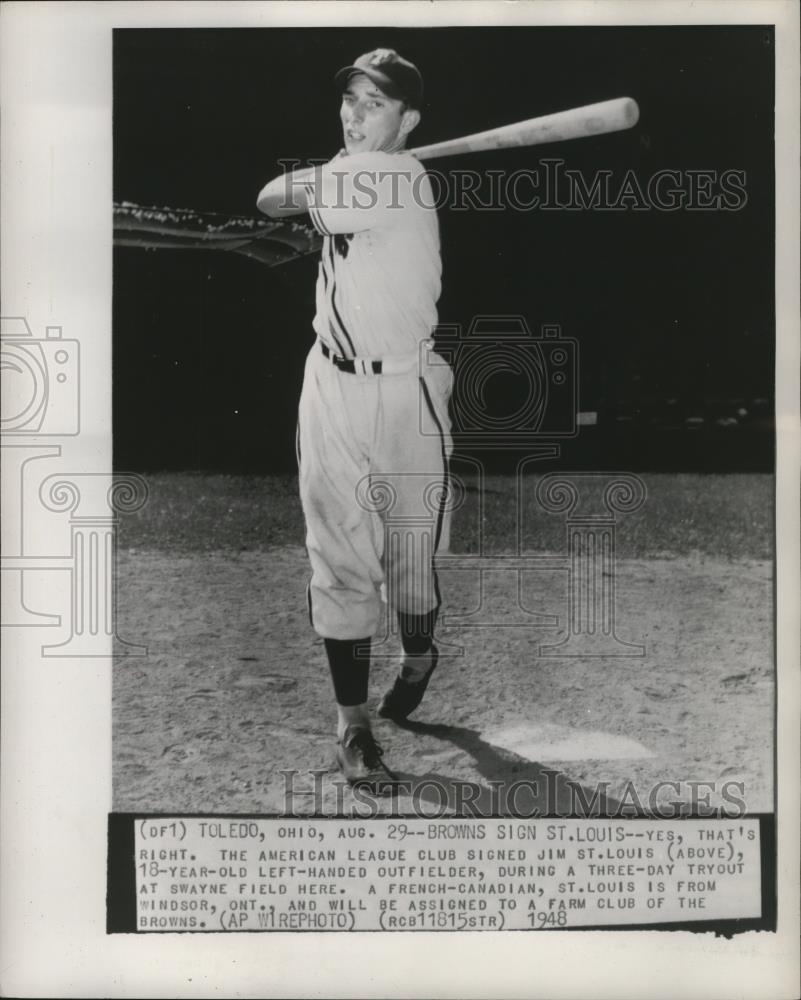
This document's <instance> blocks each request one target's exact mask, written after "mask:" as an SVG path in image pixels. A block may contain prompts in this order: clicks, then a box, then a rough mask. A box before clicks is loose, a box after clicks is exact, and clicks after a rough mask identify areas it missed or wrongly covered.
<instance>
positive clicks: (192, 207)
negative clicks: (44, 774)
mask: <svg viewBox="0 0 801 1000" xmlns="http://www.w3.org/2000/svg"><path fill="white" fill-rule="evenodd" d="M773 67H774V43H773V36H772V32H771V30H770V29H768V28H761V27H759V26H753V25H749V26H692V27H678V26H673V27H631V28H607V27H603V28H591V27H588V28H582V27H569V28H540V27H531V28H517V27H516V28H504V27H495V28H486V29H479V28H474V27H466V28H443V29H425V28H424V29H411V30H392V29H385V28H378V29H374V28H365V29H352V28H347V29H335V28H330V29H329V28H325V29H322V28H321V29H306V28H301V29H264V30H254V31H239V30H227V31H226V30H219V31H217V30H208V29H198V30H191V29H176V30H155V29H146V30H142V31H136V30H120V31H118V32H116V33H115V36H114V74H115V76H114V81H115V85H114V157H115V159H114V168H115V169H114V198H115V215H114V225H115V230H114V232H115V236H114V240H115V251H114V277H113V281H114V286H113V287H114V292H113V296H114V297H113V321H114V328H113V337H114V342H113V343H114V370H113V376H114V379H113V390H114V460H115V468H116V470H117V471H118V472H129V471H133V472H137V473H140V474H141V475H142V476H143V477H144V479H145V480H146V482H147V486H148V497H147V502H146V503H145V504H144V505H143V507H142V508H141V510H140V511H139V512H137V513H136V514H134V515H131V516H130V517H122V518H121V523H120V529H119V539H118V544H119V555H118V602H119V623H120V632H119V634H120V636H121V637H122V638H124V639H126V640H128V641H132V642H135V643H137V644H141V645H146V646H147V655H146V656H144V657H136V656H130V657H120V658H119V659H118V660H117V663H116V666H115V673H114V802H115V809H119V810H123V811H136V810H138V809H149V810H158V811H170V810H179V811H185V812H203V811H212V812H234V813H239V812H268V813H273V812H275V813H282V812H286V811H288V812H301V813H302V812H313V813H336V812H342V811H343V810H344V811H345V812H346V813H347V812H349V811H350V802H351V799H350V794H349V790H350V788H351V787H353V786H354V785H358V784H362V785H363V786H364V788H365V789H366V790H368V791H369V790H371V789H372V790H373V791H376V792H377V793H378V795H379V796H380V797H382V798H383V799H384V801H385V803H386V805H387V806H392V807H393V808H397V807H398V801H397V800H401V804H400V808H401V811H404V809H405V808H406V807H408V808H409V809H411V810H414V808H416V807H417V806H420V807H421V808H422V809H423V810H424V811H426V812H432V811H433V812H434V813H439V814H440V815H453V814H454V813H457V814H458V813H460V812H461V811H462V808H463V806H462V805H460V802H459V796H460V795H461V799H462V800H465V799H466V800H467V804H466V805H464V808H465V809H466V810H467V814H468V815H469V814H470V810H471V809H472V810H474V811H476V812H478V813H479V814H495V813H499V812H500V813H503V812H506V811H511V812H514V811H518V810H526V809H528V810H529V811H532V810H539V813H540V814H542V815H548V814H549V813H553V812H558V813H561V814H563V815H569V814H571V813H572V812H573V811H574V810H573V809H571V805H570V800H571V796H572V797H576V796H579V795H580V791H579V790H583V791H584V797H585V799H586V801H587V803H588V804H589V803H592V802H593V800H594V799H595V805H594V808H595V809H598V810H600V813H601V814H603V813H609V814H614V813H615V811H616V810H617V809H618V808H620V807H621V805H622V806H625V808H626V809H627V810H629V811H633V812H634V813H637V812H640V813H642V812H645V813H648V812H650V813H654V814H656V815H659V810H660V809H663V810H664V809H667V808H668V806H667V803H670V806H669V808H672V809H673V810H674V811H675V810H676V809H677V808H678V807H677V806H676V803H677V802H679V801H680V802H681V804H682V808H683V809H684V810H685V811H686V814H688V815H691V814H696V813H698V810H699V809H703V808H704V802H705V801H706V802H707V804H708V806H707V807H708V808H712V809H717V808H720V809H724V810H728V811H729V812H731V811H736V810H737V809H738V808H739V809H740V810H741V811H743V812H751V813H756V812H772V811H773V792H774V738H773V717H774V710H775V650H774V641H773V623H774V612H775V608H774V600H773V580H774V571H773V561H774V550H775V536H774V527H773V513H772V511H773V495H774V489H775V485H774V469H775V441H774V421H773V412H774V402H773V380H774V361H775V349H774V344H775V307H774V274H775V260H774V254H773V245H774V229H773V203H774V186H773V169H774V150H773V130H774V120H773ZM393 102H394V103H393ZM587 106H589V108H588V107H587ZM540 117H542V118H543V119H544V120H543V122H542V124H540V125H538V124H532V125H531V126H528V128H529V130H530V131H529V132H527V131H526V128H527V126H525V125H521V126H520V128H519V130H515V124H514V123H523V122H525V121H526V120H530V119H534V121H535V123H536V121H537V119H538V118H540ZM498 126H504V127H505V129H506V131H505V132H504V131H503V130H501V131H500V132H499V133H497V136H496V137H491V138H489V139H488V140H487V144H486V147H484V146H482V142H481V140H480V139H475V140H474V141H472V142H471V141H467V142H464V143H460V140H459V137H463V136H474V135H476V134H479V135H481V134H482V133H486V132H487V131H488V130H489V131H491V130H493V129H495V128H497V127H498ZM442 140H452V141H453V145H452V146H451V147H449V146H448V144H447V143H446V144H445V145H444V146H443V147H442V148H441V149H438V148H437V147H438V144H439V143H440V142H441V141H442ZM532 142H533V143H534V144H532ZM415 149H418V150H420V152H418V153H414V152H409V151H410V150H415ZM315 162H316V163H317V167H316V168H315V166H314V163H315ZM310 164H311V165H312V166H311V168H310V167H309V165H310ZM315 170H316V171H317V173H315ZM309 184H311V185H314V184H318V185H321V186H320V187H319V189H317V188H314V187H313V186H312V187H308V185H309ZM315 199H316V201H315ZM360 212H361V213H362V214H361V215H359V213H360ZM329 213H330V215H329ZM337 213H339V214H337ZM393 227H397V229H398V233H397V235H396V236H393V238H392V239H390V235H389V234H393V233H395V229H394V228H393ZM143 386H146V387H147V396H146V405H143V399H142V388H143ZM298 463H299V464H298ZM371 654H372V655H371ZM429 682H430V683H429ZM546 770H552V771H554V772H557V774H558V780H557V779H556V778H554V780H553V781H551V782H550V783H548V782H546V781H545V780H544V779H545V772H546ZM288 771H292V772H296V774H292V775H288V774H287V772H288ZM321 771H326V773H325V775H324V776H319V772H321ZM315 774H318V778H317V780H316V782H315V779H314V777H313V776H314V775H315ZM521 779H525V780H527V781H530V782H531V790H530V791H529V792H528V794H527V793H526V790H525V789H524V788H523V787H520V788H519V791H518V795H517V798H518V801H517V802H516V804H512V803H511V802H506V801H504V796H505V789H504V788H503V784H504V783H506V784H508V785H510V786H511V785H512V784H514V783H518V784H519V782H520V781H521ZM394 780H397V781H398V783H399V784H398V786H397V788H396V792H397V794H396V795H393V794H391V793H390V794H384V795H381V792H382V787H381V786H391V785H392V783H393V781H394ZM491 782H495V783H496V785H495V796H494V797H495V799H496V800H497V801H492V798H493V796H492V795H491V794H490V792H491V790H492V786H491V784H490V783H491ZM418 790H419V792H418ZM383 791H384V792H390V788H389V787H387V788H384V789H383ZM418 795H419V796H422V798H423V799H424V800H425V801H424V802H418V801H417V799H418ZM543 796H544V798H543ZM548 796H551V797H552V801H546V799H547V797H548ZM403 800H408V802H405V801H403ZM573 805H574V806H575V812H576V814H578V815H581V798H577V799H576V801H574V803H573ZM665 815H668V814H667V812H665Z"/></svg>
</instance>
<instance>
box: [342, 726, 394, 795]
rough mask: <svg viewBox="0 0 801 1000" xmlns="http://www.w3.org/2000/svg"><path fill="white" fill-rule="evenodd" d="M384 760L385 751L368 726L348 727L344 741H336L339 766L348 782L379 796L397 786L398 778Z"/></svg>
mask: <svg viewBox="0 0 801 1000" xmlns="http://www.w3.org/2000/svg"><path fill="white" fill-rule="evenodd" d="M383 756H384V751H383V749H382V748H381V747H380V746H379V745H378V743H376V741H375V739H374V737H373V733H372V731H371V730H370V729H368V728H367V727H365V726H348V728H347V729H346V730H345V733H344V735H343V737H342V739H341V740H337V763H338V764H339V767H340V769H341V771H342V773H343V774H344V776H345V780H346V781H347V782H348V784H350V785H358V786H360V787H366V788H367V789H368V790H369V791H372V792H373V793H374V794H376V795H380V794H382V793H383V792H385V791H389V790H390V788H391V787H392V785H394V784H397V782H398V776H397V775H396V774H393V772H392V771H390V769H389V768H388V767H387V765H386V764H385V763H384V761H383Z"/></svg>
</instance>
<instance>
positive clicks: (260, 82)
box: [113, 26, 774, 472]
mask: <svg viewBox="0 0 801 1000" xmlns="http://www.w3.org/2000/svg"><path fill="white" fill-rule="evenodd" d="M379 46H382V47H393V48H396V49H398V50H399V51H400V52H401V53H402V54H404V55H405V56H407V57H408V58H410V59H412V60H413V61H415V62H416V63H417V64H418V65H419V66H420V68H421V70H422V72H423V76H424V79H425V85H426V106H425V108H424V113H423V119H422V122H421V124H420V126H419V127H418V129H417V130H416V131H415V133H414V135H413V141H412V145H422V144H424V143H428V142H433V141H437V140H440V139H445V138H452V137H456V136H459V135H463V134H466V133H469V132H475V131H480V130H484V129H487V128H492V127H495V126H498V125H502V124H507V123H510V122H514V121H518V120H520V119H524V118H530V117H533V116H535V115H539V114H547V113H549V112H552V111H560V110H563V109H565V108H569V107H574V106H577V105H581V104H587V103H591V102H594V101H601V100H606V99H609V98H612V97H618V96H622V95H630V96H632V97H634V98H636V100H637V101H638V103H639V105H640V115H641V117H640V122H639V124H638V125H637V126H636V127H635V128H634V129H632V130H630V131H628V132H622V133H617V134H611V135H606V136H600V137H596V138H592V139H582V140H579V141H574V142H567V143H560V144H553V145H549V146H541V147H535V148H530V149H522V150H505V151H495V152H491V153H483V154H477V155H470V156H463V157H458V158H454V159H447V160H439V161H436V162H432V164H431V166H433V167H435V168H436V169H437V170H443V171H446V170H448V168H449V167H455V168H460V169H461V168H467V167H472V168H475V169H496V170H497V169H503V170H509V171H512V170H516V169H520V168H526V169H531V168H536V167H537V166H539V164H540V162H541V160H542V159H543V158H555V157H559V158H562V159H564V161H565V167H566V168H570V169H576V170H579V171H581V172H582V174H583V175H584V177H585V179H586V180H590V179H591V178H592V176H593V174H594V173H595V172H596V171H597V170H602V169H605V170H611V171H612V172H613V181H612V190H615V189H616V182H617V184H619V183H620V182H621V181H622V178H623V176H624V174H625V173H626V171H627V170H629V169H633V170H634V171H635V172H636V174H637V177H638V179H639V180H640V182H641V184H642V186H643V187H644V186H645V185H646V184H647V182H648V179H649V178H650V177H651V176H652V175H653V174H654V173H656V172H657V171H659V170H662V169H671V170H678V171H684V170H694V169H704V170H718V171H724V170H742V171H745V173H746V177H747V180H746V191H747V196H748V200H747V203H746V205H745V206H744V207H743V208H742V209H741V210H739V211H733V212H725V211H684V210H681V211H677V212H658V211H654V210H651V211H642V212H638V211H631V210H629V211H624V212H602V211H580V212H569V211H542V210H535V211H530V212H516V211H504V212H477V211H465V212H457V211H453V210H448V209H443V210H441V211H440V213H439V216H440V226H441V235H442V256H443V293H442V297H441V299H440V303H439V315H440V321H441V322H443V323H460V324H462V325H463V326H464V327H467V325H468V324H469V322H470V320H471V318H472V317H473V316H474V315H477V314H488V313H520V314H523V315H524V316H525V317H526V319H527V320H528V322H529V324H530V326H531V328H532V329H535V330H536V329H537V328H538V327H539V326H540V324H542V323H558V324H560V325H561V327H562V330H563V333H564V334H565V335H566V336H570V337H574V338H576V339H577V340H578V342H579V344H580V350H581V365H580V371H581V384H580V393H581V403H580V409H581V410H591V411H597V412H598V414H599V424H598V426H597V427H590V428H582V430H581V433H580V434H579V436H578V438H577V439H576V440H574V441H570V442H567V443H565V444H564V446H563V458H562V464H563V465H565V464H566V465H569V466H571V467H579V466H581V467H585V468H586V467H590V468H599V469H602V468H610V467H613V466H618V467H620V466H623V467H626V468H629V469H632V470H635V471H647V470H658V469H700V470H708V471H712V470H718V469H723V470H736V469H742V470H770V469H772V468H773V436H772V412H773V378H774V375H773V373H774V230H773V217H774V208H773V201H774V186H773V62H774V52H773V32H772V29H771V28H769V27H768V28H763V27H754V26H743V27H686V28H684V27H675V28H674V27H654V28H595V27H593V28H519V27H516V28H514V29H512V28H484V27H482V28H447V29H413V30H397V29H384V28H364V29H358V30H354V29H340V28H337V29H310V28H306V29H284V28H281V29H259V30H255V29H254V30H241V29H237V30H216V29H215V30H208V29H191V30H188V29H187V30H163V29H150V30H117V31H115V34H114V197H115V200H116V201H123V200H127V201H132V202H137V203H139V204H142V205H158V206H170V207H177V208H194V209H198V210H204V211H217V212H230V213H236V214H246V215H254V214H256V210H255V199H256V196H257V194H258V192H259V190H260V188H261V187H262V186H263V185H264V183H265V182H266V181H267V180H269V179H270V178H272V177H273V176H274V175H275V174H276V173H278V172H280V166H279V164H278V161H279V159H285V158H297V159H299V160H306V159H309V158H314V157H327V156H331V155H333V153H334V152H336V150H337V149H338V148H339V146H340V138H341V136H340V129H339V116H338V109H339V96H338V94H337V92H336V90H335V89H334V87H333V85H332V83H331V78H332V76H333V74H334V73H335V72H336V70H337V69H338V68H339V67H340V66H342V65H345V64H348V63H350V62H352V61H353V59H354V58H355V57H356V56H357V55H359V54H360V53H362V52H365V51H368V50H370V49H372V48H375V47H379ZM316 269H317V263H316V260H315V259H314V258H306V259H302V260H297V261H293V262H290V263H288V264H285V265H282V266H279V267H277V268H273V269H268V268H266V267H264V266H263V265H260V264H258V263H256V262H254V261H251V260H247V259H245V258H243V257H238V256H234V255H229V254H224V253H212V252H208V251H200V250H197V251H196V250H180V251H171V250H159V251H143V250H138V249H131V248H117V249H115V253H114V300H113V322H114V447H115V464H116V465H117V467H118V468H123V467H124V468H128V469H131V468H138V469H141V470H144V471H154V470H157V469H206V470H220V471H233V470H250V471H261V472H264V471H271V470H276V471H278V470H287V469H291V468H293V467H294V432H295V409H296V405H297V399H298V395H299V392H300V386H301V379H302V369H303V359H304V356H305V354H306V352H307V351H308V349H309V346H310V344H311V342H312V339H313V334H312V331H311V319H312V316H313V299H314V296H313V289H314V281H315V276H316ZM738 411H740V412H739V414H738ZM743 411H745V412H743ZM732 416H735V417H736V420H737V424H736V425H735V424H733V423H731V422H730V426H727V427H721V426H720V425H719V424H718V420H719V419H720V418H726V417H732ZM688 418H696V419H695V420H691V421H690V422H689V423H688ZM698 418H702V421H703V422H699V419H698ZM509 459H510V456H507V457H504V456H496V464H497V465H500V466H503V465H504V463H505V462H506V463H508V461H509ZM511 467H512V468H513V467H514V466H511Z"/></svg>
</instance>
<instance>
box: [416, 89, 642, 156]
mask: <svg viewBox="0 0 801 1000" xmlns="http://www.w3.org/2000/svg"><path fill="white" fill-rule="evenodd" d="M639 117H640V109H639V108H638V107H637V102H636V101H635V100H634V99H633V98H632V97H616V98H615V99H614V100H611V101H601V102H599V103H598V104H585V105H584V106H583V107H580V108H571V109H570V110H569V111H558V112H557V113H556V114H553V115H541V116H540V117H539V118H528V119H527V120H526V121H523V122H515V123H514V125H502V126H501V127H500V128H491V129H489V130H488V131H487V132H475V133H474V134H473V135H465V136H463V137H462V138H461V139H449V140H447V141H446V142H434V143H432V144H431V145H430V146H418V147H417V149H410V150H409V152H410V153H412V154H413V155H414V156H416V157H417V158H418V160H434V159H436V158H437V157H439V156H458V155H460V154H461V153H479V152H481V151H482V150H485V149H508V148H509V147H511V146H540V145H542V144H543V143H546V142H562V141H563V140H564V139H582V138H584V137H585V136H589V135H603V134H604V133H605V132H621V131H623V130H624V129H627V128H631V127H632V126H633V125H636V124H637V121H638V119H639Z"/></svg>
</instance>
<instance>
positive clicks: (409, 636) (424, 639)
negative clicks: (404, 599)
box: [398, 608, 438, 656]
mask: <svg viewBox="0 0 801 1000" xmlns="http://www.w3.org/2000/svg"><path fill="white" fill-rule="evenodd" d="M437 614H438V610H437V608H434V610H433V611H429V612H428V614H425V615H407V614H405V613H404V612H403V611H399V612H398V625H399V626H400V633H401V643H402V644H403V652H404V653H406V654H407V655H408V656H422V654H423V653H427V652H428V650H429V649H430V648H431V643H432V642H433V641H434V626H435V625H436V624H437Z"/></svg>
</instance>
